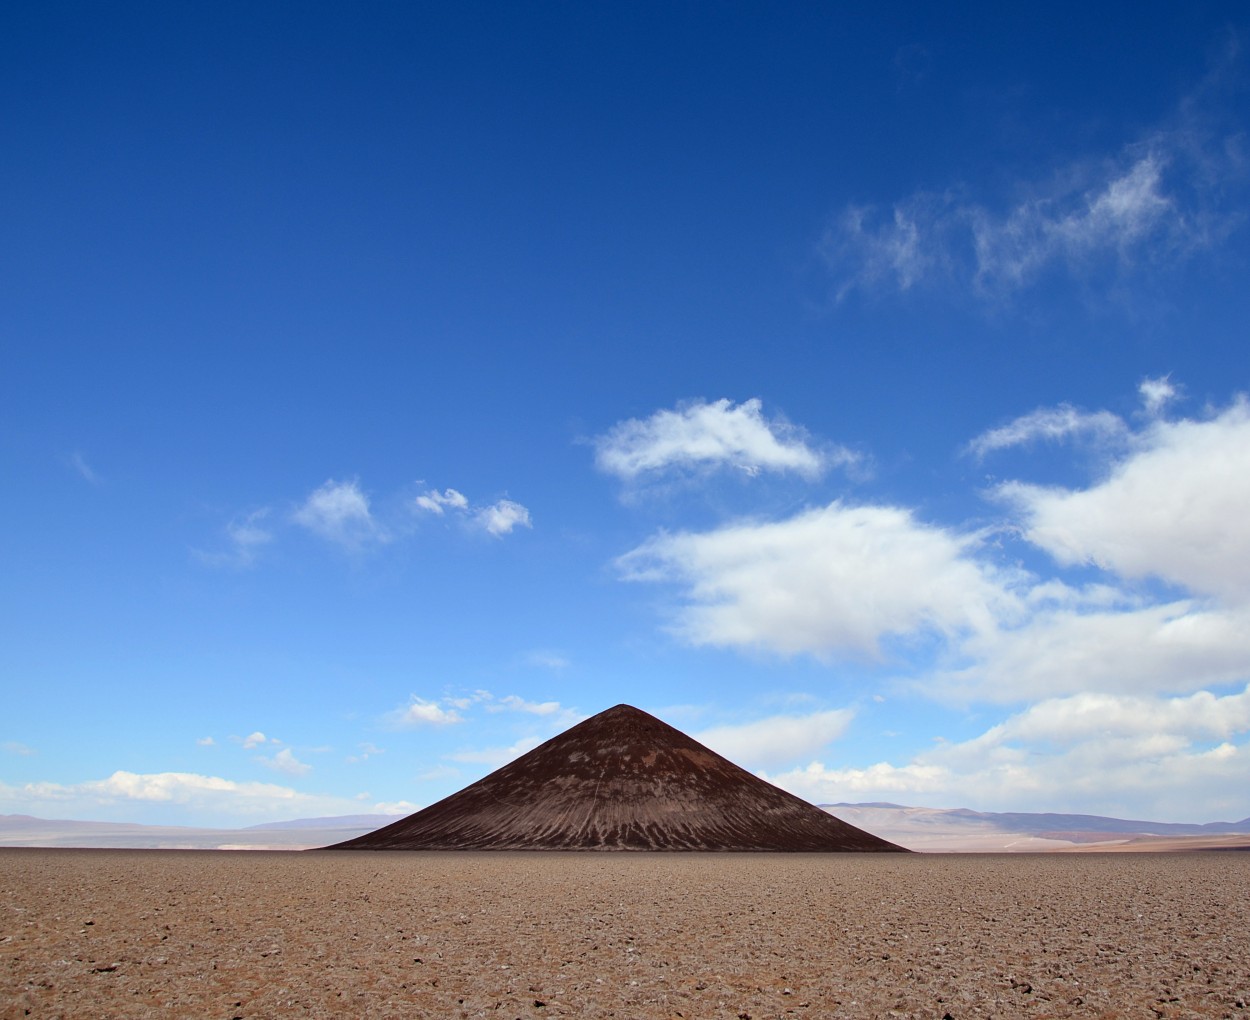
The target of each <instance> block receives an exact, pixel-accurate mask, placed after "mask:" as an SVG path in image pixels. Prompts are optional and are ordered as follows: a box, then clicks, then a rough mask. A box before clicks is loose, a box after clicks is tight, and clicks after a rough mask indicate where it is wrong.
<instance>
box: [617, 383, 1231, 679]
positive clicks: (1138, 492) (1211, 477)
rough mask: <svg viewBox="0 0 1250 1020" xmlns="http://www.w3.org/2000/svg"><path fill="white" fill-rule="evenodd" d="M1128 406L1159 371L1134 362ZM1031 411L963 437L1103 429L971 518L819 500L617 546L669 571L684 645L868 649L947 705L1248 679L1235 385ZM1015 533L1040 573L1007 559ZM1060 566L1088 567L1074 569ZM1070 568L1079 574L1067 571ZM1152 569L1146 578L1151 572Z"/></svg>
mask: <svg viewBox="0 0 1250 1020" xmlns="http://www.w3.org/2000/svg"><path fill="white" fill-rule="evenodd" d="M1147 382H1148V383H1149V385H1147V386H1145V388H1144V389H1143V390H1142V393H1143V400H1144V402H1145V403H1146V405H1147V406H1150V404H1151V402H1152V401H1154V402H1155V405H1156V407H1161V406H1162V405H1163V404H1164V403H1166V401H1167V400H1168V399H1170V395H1171V394H1173V393H1175V392H1176V390H1175V387H1174V386H1173V385H1172V384H1171V382H1170V381H1165V380H1147ZM1060 412H1062V413H1059V414H1055V415H1051V414H1050V413H1049V412H1046V411H1038V412H1034V413H1033V414H1031V415H1028V416H1025V417H1024V418H1022V419H1018V420H1017V421H1016V422H1015V423H1013V424H1012V425H1011V426H1007V427H1004V428H1003V429H1002V430H998V431H996V432H992V433H987V434H986V435H985V436H983V437H982V439H981V441H980V444H979V448H980V449H982V450H988V449H1001V448H1004V447H1007V446H1011V445H1015V444H1017V443H1020V442H1026V441H1028V440H1029V439H1030V438H1035V437H1038V436H1043V435H1046V436H1052V437H1057V438H1062V437H1064V436H1066V435H1070V434H1072V433H1074V432H1079V431H1084V432H1093V433H1096V434H1098V435H1100V436H1102V437H1103V438H1106V437H1115V442H1110V443H1101V444H1098V445H1097V446H1096V447H1095V451H1094V452H1095V453H1097V454H1098V455H1099V457H1100V458H1101V461H1102V464H1101V467H1100V468H1099V470H1098V473H1097V475H1096V478H1095V480H1094V481H1092V482H1090V483H1088V484H1086V485H1084V486H1073V487H1055V486H1051V487H1046V486H1037V485H1032V484H1029V483H1026V482H1021V481H1009V482H1005V483H1003V484H1001V485H999V486H997V487H996V488H995V489H994V490H992V492H991V495H992V497H993V498H994V499H995V500H996V502H997V503H998V504H999V505H1000V506H1002V507H1005V508H1006V509H1007V512H1008V516H1007V518H1006V519H1005V520H1003V521H1002V522H1001V523H999V524H996V525H995V526H994V527H993V528H991V529H987V530H985V531H982V532H978V533H967V532H961V531H959V530H955V529H951V528H947V527H940V526H937V525H934V524H929V523H925V522H922V521H920V520H919V519H918V518H917V517H916V516H915V515H914V514H913V513H912V512H911V511H909V510H907V509H906V508H901V507H894V506H881V505H861V506H851V505H847V504H844V503H842V502H838V501H835V502H833V503H831V504H829V505H828V506H825V507H819V508H811V509H807V510H804V511H802V512H800V513H797V514H794V515H792V516H789V517H786V518H782V519H777V520H762V521H761V520H748V521H738V522H731V523H728V524H725V525H722V526H719V527H714V528H711V529H709V530H705V531H701V532H691V531H687V532H677V533H666V532H661V533H659V534H656V535H654V536H653V537H652V538H650V539H649V540H647V541H646V542H644V543H643V544H641V545H640V546H638V547H637V548H635V549H634V550H632V551H631V552H629V553H626V554H625V555H624V556H622V557H620V558H619V559H618V561H617V567H618V569H619V571H620V574H621V576H622V577H624V578H625V579H628V580H632V581H638V582H651V583H659V584H665V585H668V586H670V588H672V589H673V590H674V591H675V593H676V596H677V597H676V600H675V603H674V604H673V605H671V606H670V607H669V609H668V626H669V628H670V630H671V632H672V633H673V634H675V635H676V637H677V638H678V639H679V640H681V641H683V642H685V643H687V644H691V645H695V646H715V647H723V648H730V649H738V650H746V651H751V650H762V651H768V652H773V653H778V654H782V655H794V654H807V655H812V656H815V657H816V658H818V659H824V660H836V659H845V658H848V657H858V658H860V659H866V660H872V659H874V658H875V659H877V660H878V661H879V662H882V663H888V664H889V666H890V668H891V670H892V671H893V672H894V673H895V677H894V682H895V683H897V684H899V685H900V686H901V687H902V688H905V689H906V688H910V689H912V690H914V691H919V692H921V693H923V694H924V695H926V696H929V697H933V698H936V699H939V700H942V701H946V702H951V703H962V704H967V703H998V704H1019V703H1020V702H1022V701H1037V700H1040V699H1045V698H1048V697H1055V696H1075V695H1077V694H1080V693H1100V694H1105V695H1113V696H1129V695H1134V694H1141V695H1189V694H1191V693H1193V692H1197V691H1202V690H1204V689H1206V690H1209V689H1216V688H1218V687H1220V686H1221V685H1227V684H1231V683H1241V682H1245V680H1246V679H1247V678H1250V516H1248V515H1247V514H1246V513H1245V508H1246V507H1247V506H1250V403H1248V402H1247V401H1246V400H1245V399H1243V398H1240V397H1239V398H1237V399H1235V400H1233V401H1232V403H1231V404H1230V405H1229V406H1227V407H1225V408H1223V409H1214V410H1209V411H1208V412H1207V416H1206V417H1205V418H1202V419H1178V420H1168V419H1166V418H1164V417H1162V415H1161V414H1160V413H1154V414H1148V415H1147V416H1146V417H1145V418H1144V419H1142V420H1141V421H1140V422H1139V427H1138V428H1133V427H1131V426H1130V425H1129V424H1128V423H1127V422H1125V421H1123V420H1121V419H1119V418H1116V417H1115V416H1112V415H1109V414H1107V413H1105V412H1093V413H1090V412H1071V414H1069V413H1068V411H1067V410H1065V409H1060ZM1017 540H1019V541H1022V542H1023V543H1024V545H1025V546H1026V547H1029V548H1030V550H1031V551H1036V550H1042V551H1044V552H1046V553H1048V554H1049V555H1050V557H1051V558H1052V562H1053V565H1054V567H1055V570H1054V572H1052V573H1051V575H1050V576H1046V575H1045V574H1044V573H1043V574H1038V573H1034V572H1029V571H1025V570H1024V569H1022V568H1020V567H1008V566H1004V564H1006V563H1009V562H1010V557H1009V556H1007V555H1004V549H1005V548H1006V547H1007V546H1009V545H1010V543H1013V542H1015V541H1017ZM1069 568H1076V569H1079V570H1081V571H1088V570H1089V569H1090V568H1094V569H1095V570H1098V571H1100V576H1096V577H1095V579H1093V580H1089V581H1087V582H1086V583H1082V584H1080V585H1073V584H1070V583H1068V582H1067V581H1066V580H1064V572H1065V571H1066V570H1068V569H1069ZM1086 576H1088V575H1086ZM1156 580H1158V581H1162V582H1164V584H1163V586H1160V585H1159V584H1157V583H1154V582H1155V581H1156Z"/></svg>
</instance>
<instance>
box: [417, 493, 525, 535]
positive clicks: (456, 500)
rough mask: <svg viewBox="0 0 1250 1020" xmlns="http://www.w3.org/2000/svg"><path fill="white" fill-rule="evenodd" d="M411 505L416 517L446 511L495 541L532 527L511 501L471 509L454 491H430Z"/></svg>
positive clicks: (518, 504) (461, 494)
mask: <svg viewBox="0 0 1250 1020" xmlns="http://www.w3.org/2000/svg"><path fill="white" fill-rule="evenodd" d="M412 505H413V509H414V510H415V511H417V512H419V513H432V514H436V515H438V516H439V517H442V516H443V515H444V513H445V512H446V511H447V510H453V511H455V512H456V513H458V514H459V515H461V516H462V517H465V518H467V519H468V520H469V521H470V522H472V525H473V526H474V527H477V528H480V529H481V530H482V531H485V532H486V533H487V534H488V535H492V536H494V537H495V538H502V537H503V536H504V535H510V534H511V533H512V532H513V531H515V530H516V529H517V528H532V527H533V526H534V525H533V520H532V519H531V517H530V512H529V510H528V509H527V508H526V507H524V506H522V505H521V504H520V503H518V502H516V501H515V500H511V499H500V500H497V501H496V502H494V503H491V504H489V505H487V506H474V505H472V504H471V503H470V502H469V499H468V497H467V496H465V495H464V494H463V493H462V492H460V491H458V490H457V489H444V490H443V491H442V492H439V491H438V490H437V489H430V490H428V491H427V492H425V493H424V494H422V495H420V496H417V497H416V499H414V500H413V502H412Z"/></svg>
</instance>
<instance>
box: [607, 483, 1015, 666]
mask: <svg viewBox="0 0 1250 1020" xmlns="http://www.w3.org/2000/svg"><path fill="white" fill-rule="evenodd" d="M975 544H976V543H975V540H974V539H972V538H969V537H966V536H960V535H957V534H954V533H951V532H948V531H945V530H942V529H940V528H937V527H933V526H930V525H926V524H922V523H920V522H918V521H917V520H916V519H915V518H914V517H913V516H912V515H911V514H910V513H909V512H908V511H907V510H904V509H900V508H897V507H889V506H860V507H853V506H844V505H843V504H841V503H839V502H834V503H831V504H829V505H828V506H826V507H821V508H817V509H812V510H807V511H804V512H802V513H800V514H797V515H795V516H794V517H791V518H789V519H787V520H782V521H777V522H772V523H767V522H766V523H755V522H747V523H739V524H732V525H727V526H725V527H721V528H717V529H714V530H712V531H708V532H704V533H701V534H700V533H693V532H682V533H678V534H672V535H669V534H661V535H658V536H656V537H654V538H652V539H650V540H649V541H647V542H646V543H644V544H643V545H642V546H640V547H638V548H637V549H635V550H633V551H632V552H630V553H627V554H626V555H625V556H623V557H621V558H620V559H619V560H618V561H617V562H618V567H619V568H620V570H621V571H622V573H623V575H624V576H625V577H626V578H627V579H630V580H646V581H666V582H670V583H675V584H679V585H681V586H683V587H684V589H685V593H686V604H685V605H684V606H683V608H682V609H681V610H680V612H679V614H678V616H677V621H676V628H675V629H676V631H677V633H678V634H679V635H680V636H681V637H682V638H684V639H685V640H686V641H688V642H690V643H691V644H695V645H718V646H726V647H745V648H751V647H756V648H762V649H767V650H771V651H776V652H780V653H782V654H787V655H788V654H794V653H801V652H806V653H810V654H814V655H817V656H821V657H828V656H833V655H839V654H854V655H861V656H877V655H879V654H880V643H881V641H882V640H883V639H885V638H887V637H907V636H910V635H915V634H918V633H938V634H942V635H947V636H953V635H956V634H959V633H962V632H964V631H979V630H987V629H992V628H993V627H994V626H995V623H996V620H997V619H998V618H1000V617H1002V616H1004V615H1012V614H1014V613H1015V611H1016V609H1017V607H1016V602H1017V600H1016V598H1015V597H1014V596H1012V595H1011V594H1010V593H1009V592H1008V591H1007V589H1006V587H1005V586H1004V583H1003V580H1002V579H1001V578H999V577H998V576H996V573H995V571H993V570H992V569H991V568H990V567H989V566H987V565H986V564H984V563H980V562H978V561H976V560H975V559H974V558H973V556H972V553H973V551H974V548H975Z"/></svg>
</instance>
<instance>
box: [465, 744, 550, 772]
mask: <svg viewBox="0 0 1250 1020" xmlns="http://www.w3.org/2000/svg"><path fill="white" fill-rule="evenodd" d="M541 743H542V740H541V739H540V738H539V737H533V736H529V737H522V738H521V739H520V740H518V741H517V742H516V743H514V744H512V745H511V746H509V747H483V748H474V749H466V750H462V751H456V752H454V753H452V754H449V755H448V756H447V757H448V758H450V759H451V760H452V761H458V762H463V763H464V764H467V765H486V766H489V767H490V768H499V767H500V766H501V765H507V764H508V762H510V761H514V760H515V759H517V758H519V757H521V755H523V754H524V753H525V752H526V751H532V750H533V749H534V748H536V747H537V746H538V745H539V744H541Z"/></svg>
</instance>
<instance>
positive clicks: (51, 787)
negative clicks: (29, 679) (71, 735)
mask: <svg viewBox="0 0 1250 1020" xmlns="http://www.w3.org/2000/svg"><path fill="white" fill-rule="evenodd" d="M0 805H3V806H4V807H5V808H7V809H8V810H10V811H14V810H16V811H21V812H23V813H29V814H36V815H43V816H45V817H49V816H50V817H53V818H64V817H76V818H93V817H99V815H100V813H101V811H102V810H106V809H109V808H112V807H116V806H119V805H120V806H122V807H123V808H127V811H128V812H129V811H140V812H144V811H146V810H147V809H148V808H149V807H151V808H155V809H161V810H166V809H169V808H171V807H179V808H185V809H187V810H188V811H190V812H191V813H192V815H193V817H194V818H195V820H196V824H201V825H202V824H210V823H211V819H214V818H215V819H216V820H218V821H223V820H224V821H226V822H227V823H229V824H233V822H234V820H236V819H237V820H239V821H244V820H247V821H254V820H255V819H256V818H258V817H259V818H265V819H274V818H281V817H286V818H293V817H300V816H309V817H317V816H321V815H338V814H350V813H352V812H354V811H357V810H359V808H358V807H357V806H356V805H355V803H354V802H353V801H351V800H350V799H347V798H343V797H332V796H324V795H317V794H305V793H299V792H298V791H296V790H293V789H291V788H290V787H287V786H278V785H275V784H273V783H255V782H245V783H240V782H236V781H234V780H231V779H223V778H221V777H219V776H204V775H198V774H196V773H193V772H154V773H135V772H126V771H117V772H114V773H113V774H112V775H111V776H109V777H108V778H107V779H95V780H88V781H86V782H82V783H74V784H61V783H49V782H39V783H26V784H24V785H22V786H8V785H6V784H4V783H0ZM127 806H129V807H127ZM163 817H168V815H164V816H163Z"/></svg>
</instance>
